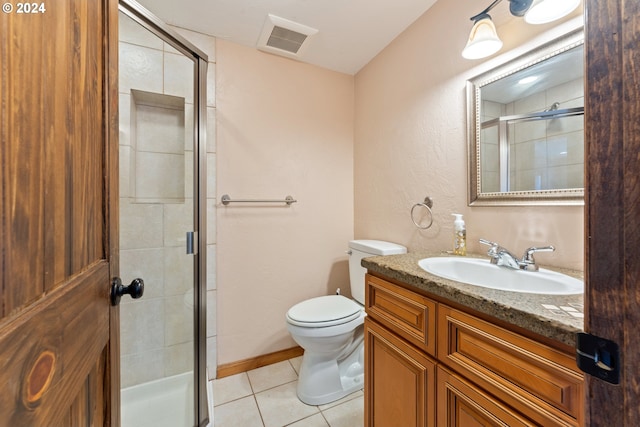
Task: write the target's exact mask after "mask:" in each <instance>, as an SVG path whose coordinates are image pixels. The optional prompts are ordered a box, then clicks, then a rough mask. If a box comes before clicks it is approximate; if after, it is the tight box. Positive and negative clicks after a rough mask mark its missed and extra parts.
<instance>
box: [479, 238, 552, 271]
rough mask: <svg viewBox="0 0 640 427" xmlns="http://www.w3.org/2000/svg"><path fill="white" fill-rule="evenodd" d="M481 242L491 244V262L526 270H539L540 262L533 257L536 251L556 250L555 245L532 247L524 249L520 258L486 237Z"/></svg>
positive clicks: (489, 252)
mask: <svg viewBox="0 0 640 427" xmlns="http://www.w3.org/2000/svg"><path fill="white" fill-rule="evenodd" d="M480 243H482V244H483V245H487V246H489V250H488V251H487V255H489V256H490V257H491V264H495V265H499V266H505V267H508V268H513V269H516V270H525V271H538V264H536V260H535V259H534V258H533V254H534V253H535V252H552V251H555V248H554V247H553V246H542V247H531V248H528V249H527V250H526V251H524V255H523V256H522V259H520V260H519V259H518V258H517V257H516V256H515V255H513V254H512V253H511V252H509V251H508V250H507V249H505V248H503V247H502V246H500V245H499V244H498V243H495V242H490V241H489V240H485V239H480Z"/></svg>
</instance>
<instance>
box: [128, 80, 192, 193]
mask: <svg viewBox="0 0 640 427" xmlns="http://www.w3.org/2000/svg"><path fill="white" fill-rule="evenodd" d="M188 129H189V130H190V128H189V127H187V126H185V99H184V98H182V97H178V96H171V95H164V94H159V93H153V92H145V91H141V90H135V89H132V90H131V156H130V159H131V164H130V174H129V178H130V191H131V196H132V200H131V201H132V202H133V203H184V202H185V194H190V193H189V191H190V190H189V189H187V188H186V182H185V176H186V175H187V174H186V172H187V170H186V168H187V167H188V165H187V162H190V161H191V159H192V157H193V156H186V155H185V153H186V150H187V144H186V141H187V139H186V134H185V132H186V131H187V130H188Z"/></svg>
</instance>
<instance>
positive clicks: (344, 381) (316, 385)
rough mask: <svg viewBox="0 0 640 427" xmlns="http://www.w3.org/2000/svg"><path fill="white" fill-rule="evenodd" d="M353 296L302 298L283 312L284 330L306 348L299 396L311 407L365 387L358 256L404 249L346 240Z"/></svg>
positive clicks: (361, 273)
mask: <svg viewBox="0 0 640 427" xmlns="http://www.w3.org/2000/svg"><path fill="white" fill-rule="evenodd" d="M348 253H349V273H350V282H351V293H352V295H353V298H354V299H349V298H346V297H344V296H342V295H325V296H320V297H315V298H311V299H308V300H305V301H302V302H300V303H298V304H296V305H294V306H293V307H291V308H290V309H289V311H288V312H287V314H286V320H287V329H288V330H289V333H291V336H292V337H293V339H294V340H295V341H296V342H297V343H298V345H300V347H302V348H303V349H304V355H303V357H302V364H301V366H300V373H299V375H298V389H297V394H298V398H299V399H300V400H301V401H302V402H304V403H306V404H309V405H323V404H326V403H329V402H332V401H334V400H338V399H340V398H342V397H344V396H346V395H348V394H350V393H352V392H354V391H356V390H360V389H362V388H363V386H364V318H365V317H366V313H365V312H364V306H363V304H364V289H365V283H364V275H365V273H366V270H365V269H364V268H363V267H362V266H361V265H360V261H361V260H362V258H365V257H368V256H374V255H391V254H400V253H406V248H405V247H404V246H400V245H396V244H395V243H389V242H382V241H379V240H352V241H351V242H349V251H348Z"/></svg>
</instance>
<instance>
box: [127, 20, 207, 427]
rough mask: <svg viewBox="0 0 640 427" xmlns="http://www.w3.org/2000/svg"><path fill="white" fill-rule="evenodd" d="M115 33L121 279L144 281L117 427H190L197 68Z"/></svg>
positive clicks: (167, 48)
mask: <svg viewBox="0 0 640 427" xmlns="http://www.w3.org/2000/svg"><path fill="white" fill-rule="evenodd" d="M119 28H120V30H119V31H120V44H119V49H120V59H119V61H120V65H119V74H120V78H119V97H120V98H119V111H120V272H121V277H122V280H123V282H124V283H128V282H129V281H130V280H131V279H133V278H135V277H143V278H144V280H145V292H144V296H143V298H142V299H139V300H132V299H123V300H122V304H121V305H120V329H121V332H120V335H121V386H122V390H121V396H122V426H123V427H145V426H154V427H164V426H166V427H182V426H184V427H188V426H194V425H196V422H195V419H194V418H195V414H196V410H194V407H195V405H196V401H195V400H196V399H195V396H196V393H195V388H197V381H198V380H197V376H196V369H195V366H194V364H195V362H194V361H195V360H196V354H195V353H196V351H195V349H196V348H197V347H196V343H195V342H194V340H195V338H194V336H195V331H194V329H195V327H194V325H195V320H196V319H197V318H198V316H197V315H196V313H195V311H194V306H195V304H194V300H195V297H194V290H195V289H198V286H197V279H196V278H197V274H196V271H195V269H196V268H197V262H198V260H197V255H194V253H193V252H194V251H193V246H191V247H189V243H190V242H191V243H192V239H190V238H192V237H193V234H190V232H193V231H194V230H196V229H197V227H196V224H195V220H194V218H197V215H196V214H195V212H196V208H197V197H194V195H195V194H196V193H197V190H196V189H194V182H196V181H195V180H194V148H195V147H196V142H195V141H196V140H195V138H194V128H195V126H194V123H195V117H196V111H197V108H194V97H195V96H194V93H195V89H194V88H195V86H194V85H195V78H196V75H197V74H196V72H195V71H194V70H196V63H195V61H194V59H193V58H191V57H188V56H186V55H184V54H182V53H181V52H180V51H178V50H176V49H174V48H173V47H172V46H171V45H170V44H168V43H167V42H165V41H164V40H163V39H161V38H160V37H159V36H157V35H156V34H154V33H152V32H151V31H149V30H147V29H146V28H145V27H143V26H142V25H141V24H140V23H138V22H137V21H136V20H134V19H133V18H131V17H129V16H128V15H127V14H125V13H124V12H123V11H121V12H120V17H119ZM195 151H196V152H197V150H195ZM194 384H195V385H194Z"/></svg>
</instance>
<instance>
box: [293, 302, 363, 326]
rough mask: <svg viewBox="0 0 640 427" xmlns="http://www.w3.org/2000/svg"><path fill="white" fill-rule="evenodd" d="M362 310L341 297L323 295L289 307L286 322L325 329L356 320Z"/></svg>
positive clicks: (357, 305) (359, 306) (356, 304)
mask: <svg viewBox="0 0 640 427" xmlns="http://www.w3.org/2000/svg"><path fill="white" fill-rule="evenodd" d="M362 309H363V307H362V306H361V305H360V304H358V303H356V302H355V301H353V300H351V299H349V298H346V297H344V296H342V295H325V296H321V297H316V298H311V299H308V300H306V301H302V302H300V303H298V304H296V305H294V306H293V307H291V308H290V309H289V311H288V312H287V321H288V322H289V323H290V324H292V325H296V326H302V327H306V328H325V327H329V326H335V325H341V324H343V323H347V322H350V321H352V320H354V319H357V318H358V317H359V316H360V315H361V312H362Z"/></svg>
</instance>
